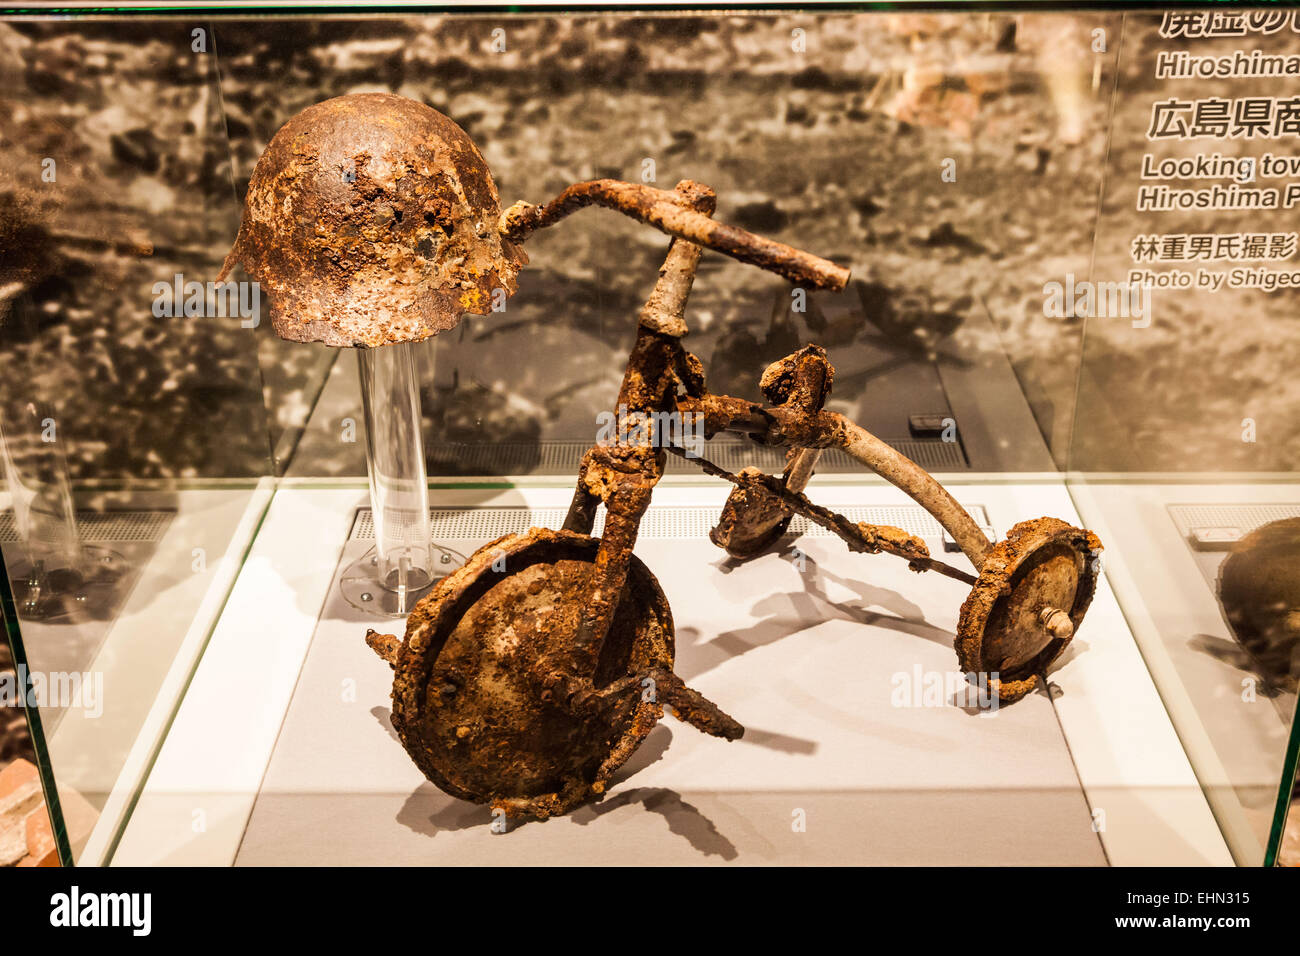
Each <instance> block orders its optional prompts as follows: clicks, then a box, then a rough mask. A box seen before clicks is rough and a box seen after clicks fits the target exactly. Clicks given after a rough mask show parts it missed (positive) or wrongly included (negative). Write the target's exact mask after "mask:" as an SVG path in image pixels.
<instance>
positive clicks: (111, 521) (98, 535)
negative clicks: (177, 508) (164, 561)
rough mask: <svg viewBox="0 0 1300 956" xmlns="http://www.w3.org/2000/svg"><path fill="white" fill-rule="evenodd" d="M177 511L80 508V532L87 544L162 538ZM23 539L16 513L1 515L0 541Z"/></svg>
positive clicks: (4, 542)
mask: <svg viewBox="0 0 1300 956" xmlns="http://www.w3.org/2000/svg"><path fill="white" fill-rule="evenodd" d="M175 514H176V512H174V511H78V512H77V532H78V534H79V535H80V537H81V540H82V541H83V542H84V543H87V544H90V543H96V542H107V541H118V542H121V541H145V542H155V541H160V540H162V536H163V534H164V532H166V530H167V526H168V525H169V524H171V520H172V518H173V517H175ZM19 540H20V538H19V536H18V525H17V523H16V522H15V521H14V513H13V512H12V511H6V512H4V513H3V514H0V544H16V543H18V542H19Z"/></svg>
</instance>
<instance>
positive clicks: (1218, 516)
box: [1169, 504, 1300, 537]
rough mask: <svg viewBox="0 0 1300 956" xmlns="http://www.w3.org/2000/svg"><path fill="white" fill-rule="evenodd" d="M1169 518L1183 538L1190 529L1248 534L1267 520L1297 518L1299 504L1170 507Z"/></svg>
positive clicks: (1298, 516)
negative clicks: (1232, 531)
mask: <svg viewBox="0 0 1300 956" xmlns="http://www.w3.org/2000/svg"><path fill="white" fill-rule="evenodd" d="M1169 516H1170V517H1171V518H1173V519H1174V524H1176V525H1177V526H1178V531H1179V533H1180V534H1182V535H1183V536H1184V537H1186V536H1187V535H1188V534H1189V533H1190V532H1191V530H1192V529H1193V528H1240V529H1241V532H1242V534H1249V533H1250V532H1252V531H1254V530H1255V529H1256V528H1258V527H1260V526H1261V525H1266V524H1268V523H1269V522H1270V521H1281V520H1283V519H1285V518H1300V504H1294V505H1289V504H1277V505H1233V504H1228V505H1170V506H1169Z"/></svg>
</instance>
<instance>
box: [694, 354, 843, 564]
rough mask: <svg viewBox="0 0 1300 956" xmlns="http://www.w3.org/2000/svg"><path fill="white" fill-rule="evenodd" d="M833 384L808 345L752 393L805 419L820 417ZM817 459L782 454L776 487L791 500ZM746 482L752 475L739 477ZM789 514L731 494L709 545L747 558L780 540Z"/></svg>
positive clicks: (746, 493)
mask: <svg viewBox="0 0 1300 956" xmlns="http://www.w3.org/2000/svg"><path fill="white" fill-rule="evenodd" d="M834 381H835V367H834V366H833V365H831V363H830V362H829V361H827V359H826V350H825V349H823V348H821V347H820V346H816V345H809V346H807V347H805V348H803V349H800V350H799V351H798V352H795V353H793V354H792V355H787V356H786V357H785V358H783V359H779V360H777V361H775V362H773V363H772V364H771V365H769V366H768V367H767V368H766V369H765V370H764V371H763V374H762V376H761V377H760V379H759V384H758V387H759V389H760V390H761V391H762V393H763V395H764V396H765V397H766V398H767V400H768V401H769V402H772V403H773V404H775V405H790V406H792V407H793V408H795V409H797V410H802V411H804V412H805V413H811V412H818V411H821V408H822V406H823V405H824V404H825V403H826V398H827V396H828V395H830V391H831V385H832V383H833V382H834ZM820 457H821V449H820V448H791V449H790V450H789V451H788V452H787V453H786V463H785V470H784V471H783V472H782V474H781V478H780V482H781V486H782V487H783V488H785V489H786V490H787V491H792V492H794V493H796V494H798V493H799V492H802V491H803V490H804V488H805V487H807V485H808V482H809V480H810V479H811V478H812V476H813V471H814V470H815V469H816V467H817V460H818V459H819V458H820ZM741 474H742V475H745V476H746V477H752V475H753V470H751V469H748V468H747V469H745V470H744V471H742V472H741ZM792 517H794V511H793V510H792V509H791V508H790V507H789V506H788V505H786V504H784V503H783V502H782V501H781V500H780V499H779V498H775V497H773V496H772V495H769V494H766V493H764V492H763V491H761V490H759V489H758V488H757V487H755V486H753V485H749V486H746V485H738V486H737V487H736V488H733V489H732V491H731V494H730V495H729V496H728V497H727V502H726V504H725V505H723V508H722V514H721V515H720V516H719V517H718V523H717V525H715V526H714V528H713V530H711V531H710V532H709V540H710V541H712V542H713V543H714V544H716V545H717V546H718V547H720V548H722V549H723V550H724V551H726V552H727V554H729V555H731V557H733V558H738V559H744V558H750V557H753V556H755V555H757V554H761V553H762V552H764V551H766V550H767V549H768V548H769V547H771V545H772V544H773V543H774V542H775V541H777V540H778V539H779V538H780V537H781V535H783V534H785V532H786V529H787V528H789V526H790V519H791V518H792Z"/></svg>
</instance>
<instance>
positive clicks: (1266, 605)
mask: <svg viewBox="0 0 1300 956" xmlns="http://www.w3.org/2000/svg"><path fill="white" fill-rule="evenodd" d="M1218 590H1219V602H1220V604H1221V605H1222V606H1223V616H1224V617H1225V618H1226V619H1227V621H1228V625H1229V627H1231V629H1232V633H1233V636H1234V637H1236V639H1237V641H1238V642H1239V643H1240V644H1241V646H1242V647H1243V648H1244V649H1245V651H1246V652H1247V653H1248V654H1249V655H1250V656H1251V658H1252V659H1253V661H1254V663H1255V666H1256V667H1257V668H1258V670H1259V672H1260V676H1262V677H1263V678H1264V679H1265V680H1266V681H1267V682H1269V683H1270V684H1272V685H1274V686H1276V687H1278V688H1280V689H1282V690H1287V691H1290V692H1291V693H1295V691H1296V689H1297V684H1300V518H1286V519H1284V520H1282V521H1273V522H1270V523H1269V524H1266V525H1263V526H1261V527H1259V528H1256V529H1255V530H1254V531H1252V532H1251V533H1250V534H1248V535H1246V536H1245V537H1244V538H1242V539H1241V540H1240V541H1238V542H1237V543H1236V544H1235V545H1233V547H1232V551H1231V553H1229V555H1228V557H1227V558H1225V559H1224V562H1223V565H1222V566H1221V567H1220V568H1219V581H1218Z"/></svg>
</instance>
